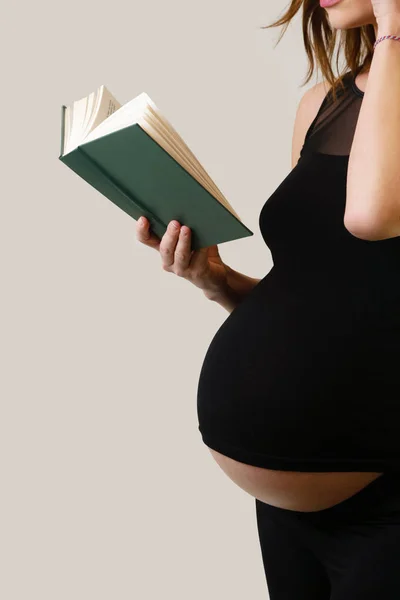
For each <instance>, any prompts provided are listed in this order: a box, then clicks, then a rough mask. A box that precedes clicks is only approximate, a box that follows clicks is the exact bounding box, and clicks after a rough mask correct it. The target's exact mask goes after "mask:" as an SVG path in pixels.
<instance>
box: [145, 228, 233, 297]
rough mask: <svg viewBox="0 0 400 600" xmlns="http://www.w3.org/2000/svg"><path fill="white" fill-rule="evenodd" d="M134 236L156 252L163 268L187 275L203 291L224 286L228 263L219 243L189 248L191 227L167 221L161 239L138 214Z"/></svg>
mask: <svg viewBox="0 0 400 600" xmlns="http://www.w3.org/2000/svg"><path fill="white" fill-rule="evenodd" d="M136 237H137V240H138V241H139V242H141V243H142V244H145V245H146V246H149V247H150V248H154V249H155V250H157V251H158V252H159V254H160V256H161V266H162V269H163V270H164V271H167V272H168V273H174V274H175V275H178V277H183V278H184V279H187V280H188V281H190V283H193V285H195V286H197V287H198V288H200V289H201V290H203V291H204V292H205V293H215V292H218V291H219V290H223V289H224V288H225V287H226V285H227V278H228V267H227V266H226V265H225V264H224V263H223V262H222V260H221V257H220V255H219V251H218V246H217V245H214V246H209V247H207V248H200V249H199V250H192V251H191V250H190V239H191V230H190V228H189V227H187V226H186V225H182V226H181V225H180V223H179V222H178V221H175V220H173V221H170V222H169V224H168V227H167V230H166V232H165V233H164V235H163V237H162V238H161V240H160V238H159V237H158V236H156V235H155V234H154V233H152V232H151V231H150V222H149V220H148V219H147V218H146V217H140V219H138V221H137V223H136Z"/></svg>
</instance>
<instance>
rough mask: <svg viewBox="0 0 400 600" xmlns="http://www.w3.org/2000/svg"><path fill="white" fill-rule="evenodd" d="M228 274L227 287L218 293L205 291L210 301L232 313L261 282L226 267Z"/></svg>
mask: <svg viewBox="0 0 400 600" xmlns="http://www.w3.org/2000/svg"><path fill="white" fill-rule="evenodd" d="M226 269H227V272H228V276H227V281H226V285H225V286H224V288H222V289H219V290H218V291H217V292H207V291H204V295H205V297H206V298H208V300H213V301H214V302H217V303H218V304H220V305H221V306H222V307H223V308H225V309H226V310H227V311H228V312H229V313H231V312H232V311H233V310H234V309H235V308H236V307H237V306H238V304H240V302H241V301H242V300H243V298H245V296H247V294H248V293H249V292H251V290H252V289H253V288H254V287H255V286H256V285H257V284H258V283H259V282H260V281H261V279H256V278H254V277H249V276H248V275H244V273H239V272H238V271H235V270H234V269H232V268H231V267H228V265H226Z"/></svg>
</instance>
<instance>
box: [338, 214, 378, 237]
mask: <svg viewBox="0 0 400 600" xmlns="http://www.w3.org/2000/svg"><path fill="white" fill-rule="evenodd" d="M344 226H345V228H346V229H347V231H348V232H349V233H351V235H353V236H354V237H357V238H359V239H361V240H368V241H374V240H376V239H379V230H380V226H379V223H378V221H377V219H372V218H371V216H370V215H365V214H360V213H358V214H353V215H349V214H345V216H344Z"/></svg>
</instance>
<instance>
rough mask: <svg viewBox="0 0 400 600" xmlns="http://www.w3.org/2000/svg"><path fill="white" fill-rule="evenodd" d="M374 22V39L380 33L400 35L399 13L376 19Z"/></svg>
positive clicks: (379, 35)
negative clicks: (375, 27) (375, 29)
mask: <svg viewBox="0 0 400 600" xmlns="http://www.w3.org/2000/svg"><path fill="white" fill-rule="evenodd" d="M376 23H377V26H378V27H377V33H376V39H378V38H379V37H381V36H382V35H400V13H398V14H397V13H396V14H393V15H388V16H386V17H382V18H380V19H377V20H376Z"/></svg>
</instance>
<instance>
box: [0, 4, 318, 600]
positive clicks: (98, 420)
mask: <svg viewBox="0 0 400 600" xmlns="http://www.w3.org/2000/svg"><path fill="white" fill-rule="evenodd" d="M286 6H287V3H286V2H283V1H279V2H274V3H272V2H268V1H267V0H254V1H253V2H250V3H247V4H243V3H232V2H229V1H228V0H220V1H219V2H215V0H202V2H200V3H195V2H187V1H183V0H170V1H169V2H167V3H166V2H164V1H162V0H154V1H153V2H151V3H148V4H147V5H146V4H145V3H144V2H138V1H137V0H132V1H131V2H120V1H119V0H116V1H114V2H112V3H110V4H107V3H106V4H101V3H99V2H94V1H93V0H87V1H85V2H81V1H80V2H77V1H76V0H71V1H70V2H68V4H61V3H59V2H49V1H47V2H46V1H44V0H39V1H38V2H33V3H30V2H27V1H26V0H25V2H22V3H21V2H9V3H7V4H6V5H5V6H4V8H3V11H2V24H1V30H2V31H1V36H0V40H1V41H0V44H1V45H2V48H1V50H2V57H3V62H2V84H3V85H2V89H3V91H2V102H3V107H2V127H1V152H2V161H1V165H2V198H1V219H0V227H1V232H0V243H1V248H0V250H1V252H0V257H1V259H0V260H1V338H0V339H1V378H0V381H1V384H0V385H1V390H0V392H1V415H0V450H1V452H0V457H1V458H0V461H1V471H0V472H1V493H0V509H1V510H0V548H1V556H0V561H1V571H2V573H1V577H0V597H1V598H2V599H4V600H33V599H40V600H72V599H73V600H92V599H93V600H106V599H107V600H111V599H112V600H114V599H118V600H128V599H136V598H138V599H140V600H155V599H158V598H165V597H166V598H174V600H186V599H187V598H190V599H191V600H200V599H201V600H202V599H203V598H207V599H210V600H220V599H227V598H229V599H230V600H239V599H240V600H242V599H243V598H251V600H264V599H266V598H268V593H267V587H266V582H265V576H264V571H263V566H262V559H261V552H260V549H259V542H258V537H257V529H256V515H255V505H254V498H253V497H252V496H250V495H249V494H247V493H245V492H244V491H243V490H241V489H240V488H239V487H238V486H236V485H235V484H234V483H233V482H232V481H231V480H230V479H229V478H228V477H227V476H226V475H225V474H224V472H223V471H222V470H221V469H220V468H219V466H218V465H217V464H216V463H215V462H214V460H213V459H212V456H211V454H210V453H209V450H208V449H207V447H206V446H205V445H204V444H203V442H202V440H201V437H200V433H199V431H198V429H197V413H196V391H197V383H198V377H199V373H200V369H201V365H202V361H203V358H204V355H205V353H206V351H207V348H208V345H209V343H210V341H211V339H212V337H213V335H214V333H215V332H216V330H217V329H218V327H219V326H220V325H221V324H222V323H223V321H224V320H225V319H226V318H227V317H228V312H227V311H225V310H224V309H223V308H222V307H221V306H220V305H218V304H215V303H212V302H210V301H208V300H207V299H206V298H205V297H204V295H203V293H202V292H201V291H200V290H199V289H198V288H196V287H194V286H193V285H191V284H190V283H188V282H187V281H186V280H184V279H181V278H178V277H177V276H175V275H173V274H170V273H167V272H164V271H163V270H162V269H161V259H160V256H159V254H158V253H157V252H156V251H154V250H152V249H150V248H147V247H144V246H143V245H141V244H139V242H137V240H136V233H135V224H136V221H134V220H133V219H132V218H130V217H129V216H128V215H127V214H126V213H124V212H123V211H122V210H121V209H119V208H118V207H117V206H116V205H114V204H113V203H112V202H111V201H109V200H108V199H107V198H106V197H104V196H102V195H101V194H100V193H99V192H97V191H96V190H95V189H93V188H92V187H91V186H90V185H89V184H87V183H86V182H85V181H84V180H83V179H81V178H79V177H78V175H76V174H75V173H73V172H72V171H71V170H70V169H68V167H66V166H65V165H64V164H62V163H61V161H59V160H58V156H59V151H60V118H61V105H62V104H65V105H69V104H72V102H73V101H74V100H77V99H79V98H82V97H83V96H87V95H88V94H90V93H91V92H92V91H94V90H95V89H97V88H98V87H99V86H100V85H101V84H105V85H106V86H107V87H108V88H109V90H110V91H111V93H112V94H113V95H114V96H115V97H116V99H117V100H118V101H119V102H121V103H122V104H124V103H125V102H128V101H129V100H131V99H132V98H134V97H135V96H137V95H138V94H140V93H141V92H143V91H145V92H146V93H148V94H149V96H150V97H151V98H152V99H153V101H154V102H155V103H156V104H157V106H158V107H159V108H160V110H161V111H162V112H163V114H164V115H165V116H166V118H167V119H168V120H170V122H171V123H172V125H173V126H174V127H175V129H176V130H177V131H178V133H179V134H180V135H181V136H182V137H183V139H184V140H185V142H186V143H187V144H188V145H189V147H190V148H191V150H192V151H193V152H194V154H195V155H196V157H197V158H198V159H199V161H200V162H201V163H202V165H203V166H204V168H205V169H206V170H207V172H208V173H209V174H210V176H211V177H212V178H213V179H214V181H215V182H216V184H217V186H218V187H219V188H220V189H221V191H222V192H223V194H224V195H225V197H226V198H227V199H228V201H229V202H230V203H231V204H232V206H233V207H234V209H235V210H236V211H237V212H238V214H239V215H240V217H241V218H242V220H243V221H244V223H245V224H246V225H247V226H248V227H249V228H250V229H251V230H252V231H253V232H254V235H253V236H251V237H249V238H244V239H241V240H236V241H232V242H229V243H224V244H221V245H220V246H219V248H220V252H221V256H222V258H223V260H224V261H225V262H226V263H227V264H229V265H230V266H231V267H233V268H234V269H236V270H238V271H241V272H244V273H246V274H247V275H251V276H253V277H263V276H264V275H265V274H266V273H267V272H268V271H269V270H270V268H271V266H272V259H271V254H270V251H269V249H268V248H267V247H266V246H265V244H264V242H263V240H262V237H261V234H260V231H259V228H258V216H259V213H260V210H261V208H262V206H263V204H264V202H265V201H266V199H267V198H268V197H269V196H270V194H272V192H273V191H274V190H275V189H276V187H277V186H278V185H279V184H280V182H281V181H282V180H283V179H284V178H285V177H286V175H287V174H288V173H289V171H290V168H291V166H290V161H291V139H292V131H293V123H294V118H295V112H296V107H297V104H298V101H299V99H300V97H301V95H302V93H304V91H305V90H306V89H308V88H309V87H310V86H311V85H313V84H314V83H315V82H317V81H318V80H321V76H320V74H319V75H318V77H317V76H314V78H313V81H311V82H310V83H309V84H307V86H305V87H304V88H301V87H300V86H301V83H302V81H303V77H304V75H305V73H306V66H307V62H306V55H305V51H304V49H303V42H302V34H301V17H300V14H298V15H297V18H296V20H295V22H294V23H292V24H291V26H290V27H289V29H288V31H287V33H286V35H285V36H284V37H283V39H282V41H281V42H280V44H278V46H276V47H274V46H275V43H276V41H277V39H278V36H279V31H280V30H279V29H278V28H275V29H269V30H262V29H260V27H261V26H263V25H267V24H269V23H270V22H272V20H274V19H276V18H277V17H278V16H280V15H281V14H282V13H283V11H284V9H285V8H286ZM238 343H240V340H239V341H238Z"/></svg>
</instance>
